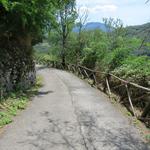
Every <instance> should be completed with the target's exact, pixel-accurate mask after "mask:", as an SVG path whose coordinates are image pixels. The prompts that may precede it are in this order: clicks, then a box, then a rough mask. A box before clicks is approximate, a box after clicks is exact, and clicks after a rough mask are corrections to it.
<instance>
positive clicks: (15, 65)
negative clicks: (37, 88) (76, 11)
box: [0, 0, 57, 90]
mask: <svg viewBox="0 0 150 150" xmlns="http://www.w3.org/2000/svg"><path fill="white" fill-rule="evenodd" d="M56 4H57V1H56V2H54V1H52V0H0V41H1V42H0V54H1V55H0V85H2V86H3V88H5V89H6V90H8V89H16V88H18V86H19V87H20V86H21V87H26V85H24V83H29V84H30V83H33V82H34V79H35V71H34V70H35V67H34V60H33V55H32V54H33V51H32V44H33V42H35V40H36V41H37V39H39V38H41V36H42V34H43V33H44V31H45V29H48V27H49V26H50V25H51V24H52V23H53V22H54V19H55V17H54V14H55V10H56V9H57V8H56Z"/></svg>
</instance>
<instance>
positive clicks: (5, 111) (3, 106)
mask: <svg viewBox="0 0 150 150" xmlns="http://www.w3.org/2000/svg"><path fill="white" fill-rule="evenodd" d="M41 86H42V77H40V76H38V77H37V81H36V83H35V85H33V86H32V87H30V88H29V89H28V90H26V91H22V90H18V91H16V92H11V93H9V94H8V95H7V97H5V98H3V99H1V101H0V128H1V127H3V126H5V125H7V124H9V123H11V122H12V121H13V117H14V116H16V115H17V114H18V112H20V111H21V110H23V109H25V108H26V107H27V105H28V103H29V101H30V100H31V97H33V96H35V95H37V94H38V89H39V88H40V87H41Z"/></svg>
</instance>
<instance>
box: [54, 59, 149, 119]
mask: <svg viewBox="0 0 150 150" xmlns="http://www.w3.org/2000/svg"><path fill="white" fill-rule="evenodd" d="M52 66H53V67H55V68H59V69H65V70H69V71H71V72H73V73H75V74H77V75H78V76H81V77H83V78H84V79H85V78H87V79H90V80H92V81H93V83H92V84H93V85H95V86H96V87H97V88H99V84H100V82H99V81H98V80H97V74H100V75H103V76H104V77H105V84H104V85H105V86H104V90H103V91H105V92H106V93H108V95H109V97H110V98H112V91H113V90H114V89H117V88H120V87H124V88H125V89H126V95H127V98H128V102H129V105H130V107H131V112H132V114H133V116H135V117H136V118H138V119H139V120H142V121H150V118H148V115H149V114H150V100H149V101H148V103H147V105H146V106H145V107H144V109H143V111H142V113H141V115H140V116H139V115H137V113H136V110H135V106H134V104H133V98H132V97H131V93H130V92H131V91H130V88H129V87H131V86H132V87H134V88H137V89H139V90H142V91H144V92H143V95H140V96H139V97H137V98H134V100H138V99H143V98H144V97H147V96H150V88H148V87H144V86H141V85H138V84H136V83H133V82H129V81H126V80H124V79H121V78H120V77H117V76H116V75H114V74H112V73H106V72H100V71H95V70H91V69H89V68H87V67H84V66H81V65H75V64H70V63H66V66H65V67H64V66H63V65H62V64H61V63H60V62H52ZM110 78H114V79H116V80H118V81H119V82H120V85H117V86H115V87H111V86H110ZM106 89H107V90H106Z"/></svg>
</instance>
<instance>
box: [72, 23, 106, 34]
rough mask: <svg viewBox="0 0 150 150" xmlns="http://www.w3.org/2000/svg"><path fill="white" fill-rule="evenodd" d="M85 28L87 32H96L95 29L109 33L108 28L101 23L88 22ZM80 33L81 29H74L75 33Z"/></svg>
mask: <svg viewBox="0 0 150 150" xmlns="http://www.w3.org/2000/svg"><path fill="white" fill-rule="evenodd" d="M83 28H84V29H85V30H86V31H90V30H95V29H99V30H102V31H104V32H106V31H107V28H106V26H105V24H104V23H100V22H88V23H87V24H86V25H85V26H84V27H83ZM78 31H79V28H78V27H74V29H73V32H78Z"/></svg>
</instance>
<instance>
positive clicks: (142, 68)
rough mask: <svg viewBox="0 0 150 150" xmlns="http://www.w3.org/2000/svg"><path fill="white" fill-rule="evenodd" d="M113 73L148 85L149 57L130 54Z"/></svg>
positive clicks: (149, 78) (149, 75)
mask: <svg viewBox="0 0 150 150" xmlns="http://www.w3.org/2000/svg"><path fill="white" fill-rule="evenodd" d="M113 73H115V74H116V75H118V76H120V77H122V78H124V79H128V80H129V81H133V82H136V83H139V84H141V85H144V86H150V85H148V84H149V83H148V82H149V81H150V58H149V57H148V56H139V57H136V56H130V57H128V58H127V59H125V60H124V61H123V62H122V65H121V66H120V67H118V68H116V69H115V70H114V71H113Z"/></svg>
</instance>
